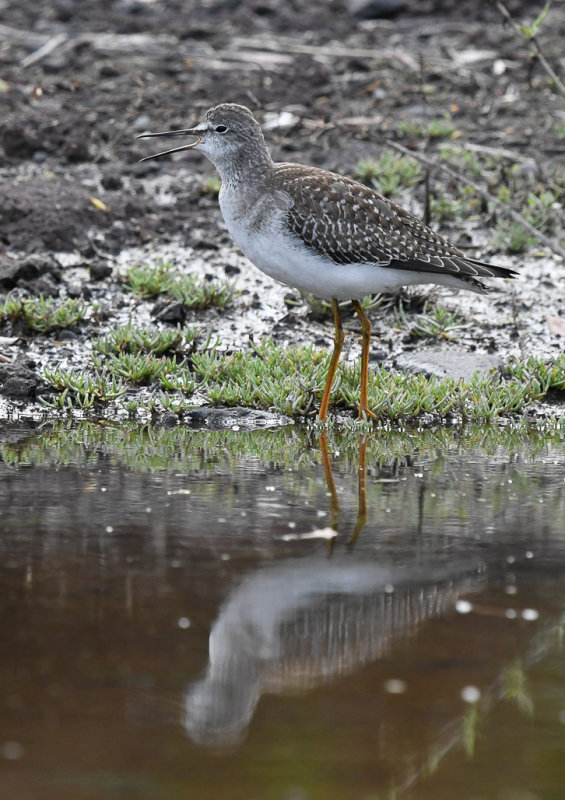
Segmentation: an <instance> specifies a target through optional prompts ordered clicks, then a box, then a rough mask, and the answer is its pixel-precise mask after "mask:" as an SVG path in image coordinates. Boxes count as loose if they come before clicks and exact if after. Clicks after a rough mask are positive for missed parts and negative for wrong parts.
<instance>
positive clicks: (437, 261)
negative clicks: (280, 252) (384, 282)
mask: <svg viewBox="0 0 565 800" xmlns="http://www.w3.org/2000/svg"><path fill="white" fill-rule="evenodd" d="M276 181H277V186H278V187H279V188H280V189H282V190H283V191H285V192H287V193H288V195H289V196H290V198H291V200H292V205H291V207H290V209H289V210H288V212H287V220H288V224H289V226H290V228H291V229H292V231H293V232H294V233H295V234H297V235H298V236H300V238H301V239H302V241H303V242H304V244H305V245H306V246H307V247H309V248H311V249H313V250H316V251H317V252H319V253H320V254H322V255H324V256H327V257H329V258H331V259H332V261H333V262H334V263H336V264H356V263H368V264H374V265H375V266H379V267H393V268H395V269H406V270H415V271H418V272H433V273H443V274H451V275H456V276H458V277H460V278H462V279H463V280H470V281H472V280H473V279H474V278H476V277H495V276H497V277H511V275H512V271H511V270H508V269H506V268H504V267H498V266H495V265H490V264H483V263H482V262H478V261H474V260H473V259H468V258H466V257H465V254H464V253H462V252H461V251H460V250H458V249H457V248H456V247H454V246H453V245H451V244H449V242H447V241H446V240H445V239H443V238H442V237H441V236H439V235H438V234H437V233H434V231H432V230H431V229H430V228H428V227H427V226H426V225H424V224H423V223H422V222H420V220H418V219H417V218H416V217H414V216H413V215H412V214H409V213H408V212H407V211H405V210H404V209H403V208H401V207H400V206H398V205H396V203H393V202H391V201H390V200H388V199H387V198H385V197H383V196H381V195H379V194H378V193H377V192H375V191H373V190H372V189H370V188H369V187H367V186H364V185H363V184H361V183H358V182H357V181H354V180H352V179H350V178H346V177H342V176H341V175H337V174H335V173H332V172H326V171H324V170H319V169H316V168H313V167H306V166H302V165H300V164H277V165H276Z"/></svg>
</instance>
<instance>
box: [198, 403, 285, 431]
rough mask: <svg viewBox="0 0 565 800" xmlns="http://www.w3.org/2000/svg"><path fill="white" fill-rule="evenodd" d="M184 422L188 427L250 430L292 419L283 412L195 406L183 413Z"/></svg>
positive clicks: (277, 424)
mask: <svg viewBox="0 0 565 800" xmlns="http://www.w3.org/2000/svg"><path fill="white" fill-rule="evenodd" d="M184 424H186V425H188V427H190V428H206V429H208V430H215V431H218V430H225V429H231V430H242V431H251V430H257V429H258V428H278V427H280V426H281V425H291V424H292V419H291V418H290V417H287V416H285V415H284V414H276V413H272V412H270V411H256V410H255V409H253V408H195V409H194V410H193V411H189V412H187V413H186V414H185V423H184Z"/></svg>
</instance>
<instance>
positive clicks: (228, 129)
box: [137, 103, 267, 173]
mask: <svg viewBox="0 0 565 800" xmlns="http://www.w3.org/2000/svg"><path fill="white" fill-rule="evenodd" d="M155 136H196V137H197V138H196V141H194V142H189V143H188V144H184V145H180V146H179V147H173V148H172V149H170V150H164V151H162V152H160V153H155V154H154V155H151V156H146V157H145V158H142V159H141V161H147V160H149V159H151V158H160V157H161V156H164V155H168V154H170V153H177V152H179V151H181V150H200V151H201V152H202V153H204V154H205V155H206V156H207V157H208V158H209V159H210V161H211V162H212V163H213V164H214V165H215V166H216V168H217V169H218V171H219V172H220V173H222V172H223V171H224V167H225V166H226V165H229V164H235V163H238V162H242V161H245V160H247V159H248V158H249V157H251V156H252V155H253V154H260V156H261V157H264V154H265V153H266V152H267V148H266V145H265V140H264V138H263V132H262V131H261V127H260V126H259V123H258V122H257V120H256V119H255V117H254V116H253V114H252V113H251V111H250V110H249V109H248V108H246V106H240V105H236V104H235V103H222V104H221V105H217V106H213V107H212V108H210V109H208V111H207V112H206V115H205V117H204V120H203V121H202V122H200V123H199V124H198V125H195V126H194V128H185V129H183V130H175V131H162V132H161V133H142V134H140V135H139V136H138V137H137V138H138V139H143V138H147V137H155Z"/></svg>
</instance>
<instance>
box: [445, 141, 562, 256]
mask: <svg viewBox="0 0 565 800" xmlns="http://www.w3.org/2000/svg"><path fill="white" fill-rule="evenodd" d="M485 150H486V152H478V151H475V150H470V149H466V148H465V147H457V146H454V145H452V144H449V145H447V144H446V145H443V146H442V147H441V149H440V158H441V161H442V162H443V163H447V164H449V165H450V166H453V167H454V168H455V169H457V170H459V171H460V172H461V174H463V175H467V176H469V178H470V179H471V180H475V179H476V178H480V181H481V183H482V184H488V186H489V190H490V191H491V192H492V194H493V196H494V197H495V198H496V199H497V200H498V201H499V202H500V203H502V204H503V205H505V206H508V207H509V208H513V209H515V210H516V211H517V212H518V213H519V214H520V215H521V216H522V217H523V219H524V220H525V221H526V222H527V223H529V224H530V225H532V226H533V227H534V228H536V230H538V231H540V233H543V234H546V235H549V236H553V237H554V238H555V239H556V241H557V242H558V243H560V244H561V246H565V224H564V220H563V205H564V203H565V170H563V169H559V168H557V169H555V170H554V172H553V173H552V176H551V178H550V179H548V180H543V181H542V180H540V178H541V176H540V175H538V168H537V167H536V166H535V164H534V162H533V161H531V162H530V161H527V160H526V161H522V162H512V161H511V159H510V158H509V154H508V152H507V151H503V150H501V151H500V152H499V153H497V151H496V149H495V148H485ZM493 187H495V188H493ZM484 202H485V201H484V200H482V198H481V197H480V196H477V194H476V192H475V191H474V190H473V188H472V187H471V186H467V187H465V186H463V187H461V186H454V187H453V190H452V191H451V192H450V193H449V194H447V195H446V194H445V193H444V194H443V195H442V196H441V198H439V199H438V198H437V196H433V195H432V198H431V203H430V206H431V211H432V218H433V219H434V221H438V222H442V221H444V220H457V219H463V218H465V217H466V216H468V215H469V213H477V212H480V211H481V206H482V205H483V204H484ZM493 211H494V213H495V214H496V215H497V217H498V219H497V222H496V225H495V229H494V237H493V245H494V246H495V247H497V248H500V249H502V250H506V251H507V252H509V253H522V252H525V251H527V250H530V249H532V248H533V247H535V246H536V245H537V243H538V237H537V236H536V235H535V234H534V233H533V232H532V230H531V229H529V228H527V227H526V226H525V225H524V224H523V223H522V222H520V221H519V220H514V219H509V218H508V217H506V216H504V215H503V214H500V212H499V211H498V210H497V209H496V208H493Z"/></svg>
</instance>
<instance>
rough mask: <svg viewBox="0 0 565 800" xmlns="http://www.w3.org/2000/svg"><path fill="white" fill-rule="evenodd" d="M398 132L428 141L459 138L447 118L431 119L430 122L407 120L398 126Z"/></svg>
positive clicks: (458, 134)
mask: <svg viewBox="0 0 565 800" xmlns="http://www.w3.org/2000/svg"><path fill="white" fill-rule="evenodd" d="M398 132H399V133H404V134H407V135H408V136H416V137H419V138H428V139H454V138H456V137H457V136H460V133H459V131H458V130H457V128H456V126H455V125H454V124H453V122H452V120H451V118H450V117H449V116H446V117H440V118H438V119H432V120H430V122H424V121H417V120H407V121H406V122H401V123H400V124H399V125H398Z"/></svg>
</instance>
